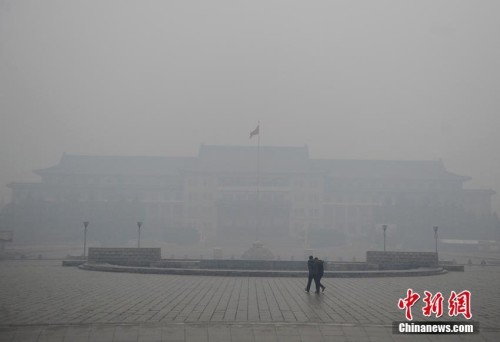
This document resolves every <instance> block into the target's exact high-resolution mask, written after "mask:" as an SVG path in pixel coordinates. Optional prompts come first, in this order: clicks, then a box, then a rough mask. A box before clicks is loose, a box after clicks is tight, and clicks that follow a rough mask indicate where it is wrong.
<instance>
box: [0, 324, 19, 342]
mask: <svg viewBox="0 0 500 342" xmlns="http://www.w3.org/2000/svg"><path fill="white" fill-rule="evenodd" d="M15 334H16V328H11V327H6V328H0V342H10V341H12V340H13V339H14V335H15Z"/></svg>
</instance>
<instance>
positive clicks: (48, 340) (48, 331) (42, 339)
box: [38, 326, 67, 342]
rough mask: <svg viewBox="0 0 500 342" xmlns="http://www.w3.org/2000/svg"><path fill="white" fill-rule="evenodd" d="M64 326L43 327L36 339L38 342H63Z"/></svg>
mask: <svg viewBox="0 0 500 342" xmlns="http://www.w3.org/2000/svg"><path fill="white" fill-rule="evenodd" d="M66 328H67V327H66V326H55V327H51V326H49V327H45V329H43V331H42V333H41V334H40V336H39V337H38V342H64V335H65V334H66Z"/></svg>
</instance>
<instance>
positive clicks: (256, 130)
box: [250, 125, 259, 139]
mask: <svg viewBox="0 0 500 342" xmlns="http://www.w3.org/2000/svg"><path fill="white" fill-rule="evenodd" d="M257 134H259V125H257V127H255V129H254V130H253V131H251V132H250V139H252V137H253V136H254V135H257Z"/></svg>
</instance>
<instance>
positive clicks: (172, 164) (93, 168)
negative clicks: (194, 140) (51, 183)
mask: <svg viewBox="0 0 500 342" xmlns="http://www.w3.org/2000/svg"><path fill="white" fill-rule="evenodd" d="M195 160H196V159H195V158H189V157H160V156H158V157H147V156H81V155H68V154H64V155H63V156H62V158H61V160H60V161H59V164H57V165H55V166H52V167H49V168H46V169H40V170H35V171H34V172H35V173H36V174H38V175H46V174H89V175H95V174H97V175H144V176H161V175H172V174H178V173H179V172H181V171H184V170H186V169H187V168H188V167H189V165H190V164H192V163H194V161H195Z"/></svg>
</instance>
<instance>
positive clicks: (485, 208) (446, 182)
mask: <svg viewBox="0 0 500 342" xmlns="http://www.w3.org/2000/svg"><path fill="white" fill-rule="evenodd" d="M34 172H35V173H36V174H37V175H39V176H40V177H41V180H40V182H37V183H11V184H9V187H10V188H11V189H12V201H11V203H9V204H8V205H7V206H6V207H5V208H4V212H3V214H2V217H3V219H4V220H6V222H4V225H8V226H10V227H11V228H12V230H14V232H15V233H14V234H15V236H16V237H17V238H18V239H19V240H21V241H30V240H33V239H38V240H39V241H40V239H41V240H47V239H50V240H65V241H67V240H71V239H75V238H76V236H79V234H80V233H79V230H80V229H81V227H80V226H81V223H82V222H83V221H90V222H91V225H93V226H94V227H95V229H96V231H97V232H96V233H95V234H96V235H95V236H96V237H97V239H99V240H102V241H103V243H109V242H111V241H117V240H122V239H124V240H126V239H131V238H133V236H134V234H135V230H134V229H135V228H134V227H135V223H136V222H137V221H142V222H144V228H145V229H144V234H145V236H149V237H150V238H153V239H159V240H162V241H176V242H179V243H205V242H210V241H221V239H222V240H223V239H228V240H231V239H243V238H245V239H249V240H252V239H253V240H255V239H267V238H290V239H303V240H304V241H305V242H306V243H309V242H310V243H311V244H326V245H328V244H329V243H330V242H329V241H326V240H329V239H330V240H336V241H335V243H344V242H346V241H349V240H352V239H368V240H369V239H371V238H372V237H373V236H374V235H375V234H378V230H379V228H380V226H381V225H382V224H388V225H389V227H390V231H391V233H392V234H395V235H398V236H400V237H401V238H403V240H405V239H406V241H408V243H409V244H410V245H411V242H418V241H423V240H427V239H429V238H433V235H432V234H431V233H429V232H430V231H432V227H433V226H435V225H438V226H439V227H440V234H445V236H448V237H450V238H478V239H486V238H489V239H492V238H495V237H496V236H497V235H498V218H497V217H496V214H495V213H492V210H491V197H492V196H493V195H494V194H495V192H494V191H493V190H491V189H465V188H464V183H466V182H467V181H468V180H469V179H470V178H469V177H465V176H460V175H457V174H454V173H452V172H449V171H447V170H446V168H445V166H444V165H443V163H442V162H441V161H382V160H324V159H313V158H310V157H309V152H308V148H307V147H306V146H304V147H270V146H264V147H260V149H258V148H257V147H251V146H207V145H202V146H200V149H199V153H198V156H196V157H142V156H139V157H129V156H108V157H105V156H76V155H63V156H62V158H61V160H60V162H59V163H58V164H57V165H55V166H53V167H49V168H46V169H41V170H35V171H34ZM331 243H333V242H331Z"/></svg>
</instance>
